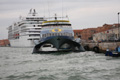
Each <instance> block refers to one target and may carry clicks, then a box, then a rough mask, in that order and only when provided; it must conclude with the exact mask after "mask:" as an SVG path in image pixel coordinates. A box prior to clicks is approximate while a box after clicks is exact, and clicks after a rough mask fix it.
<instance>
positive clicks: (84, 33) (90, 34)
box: [74, 24, 117, 41]
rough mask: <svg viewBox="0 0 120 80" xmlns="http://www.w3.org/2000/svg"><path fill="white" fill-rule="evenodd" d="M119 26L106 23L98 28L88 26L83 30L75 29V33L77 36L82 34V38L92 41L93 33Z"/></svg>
mask: <svg viewBox="0 0 120 80" xmlns="http://www.w3.org/2000/svg"><path fill="white" fill-rule="evenodd" d="M115 27H117V24H113V25H111V24H104V25H103V26H101V27H98V28H88V29H83V30H74V35H75V37H76V36H78V35H80V36H81V39H82V40H85V41H90V40H92V39H93V34H95V33H99V32H103V31H107V30H109V29H112V28H115Z"/></svg>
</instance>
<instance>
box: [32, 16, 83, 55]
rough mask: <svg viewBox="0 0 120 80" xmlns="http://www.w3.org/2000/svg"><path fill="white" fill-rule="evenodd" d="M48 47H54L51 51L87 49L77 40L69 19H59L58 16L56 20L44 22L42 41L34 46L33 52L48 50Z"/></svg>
mask: <svg viewBox="0 0 120 80" xmlns="http://www.w3.org/2000/svg"><path fill="white" fill-rule="evenodd" d="M48 47H50V48H53V49H54V50H53V49H50V51H51V50H52V51H78V52H83V51H85V50H84V48H83V47H82V45H81V44H80V43H78V42H76V41H75V39H74V32H73V29H72V27H71V24H70V22H69V20H63V19H62V20H60V19H59V20H58V17H56V16H55V17H54V20H49V21H44V22H43V23H42V29H41V32H40V42H39V43H37V44H36V46H35V47H34V50H33V53H41V52H48V51H47V50H48ZM42 48H46V49H45V50H43V49H42Z"/></svg>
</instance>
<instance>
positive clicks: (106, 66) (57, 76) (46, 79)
mask: <svg viewBox="0 0 120 80" xmlns="http://www.w3.org/2000/svg"><path fill="white" fill-rule="evenodd" d="M31 53H32V48H10V47H0V80H120V58H112V57H106V56H104V54H97V53H94V52H92V51H87V52H80V53H74V52H71V53H61V54H60V53H56V54H55V53H54V54H31Z"/></svg>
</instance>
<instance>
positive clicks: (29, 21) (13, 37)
mask: <svg viewBox="0 0 120 80" xmlns="http://www.w3.org/2000/svg"><path fill="white" fill-rule="evenodd" d="M43 21H46V20H45V18H44V17H40V16H38V14H37V13H36V11H35V9H31V10H30V12H29V14H28V16H27V17H23V18H20V20H19V21H18V22H16V23H14V24H12V25H11V26H9V27H8V39H9V41H10V44H11V47H34V46H35V42H37V41H39V39H40V31H41V28H42V27H41V25H42V22H43Z"/></svg>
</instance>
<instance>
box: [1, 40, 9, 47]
mask: <svg viewBox="0 0 120 80" xmlns="http://www.w3.org/2000/svg"><path fill="white" fill-rule="evenodd" d="M4 46H10V42H9V40H8V39H3V40H0V47H4Z"/></svg>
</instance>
